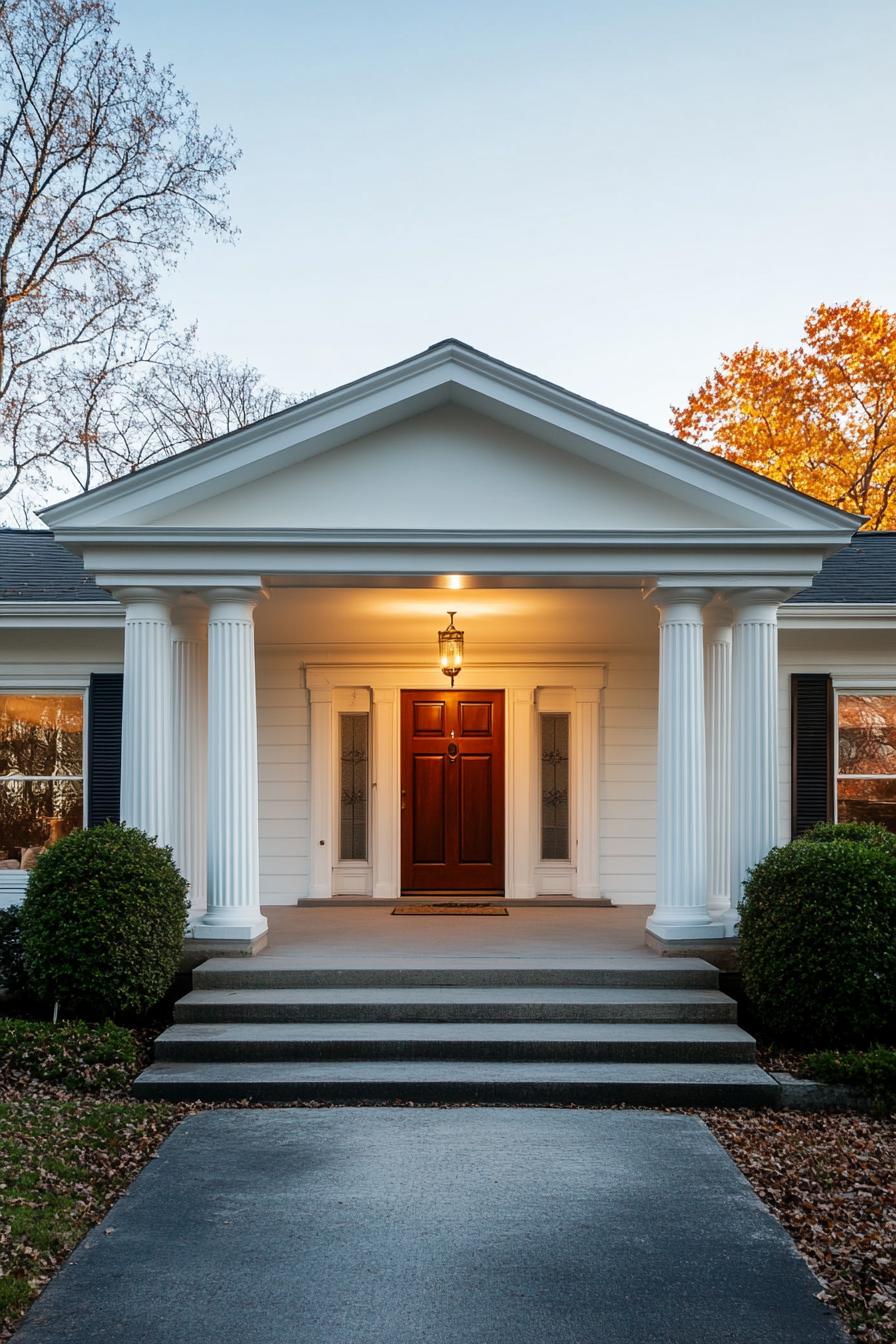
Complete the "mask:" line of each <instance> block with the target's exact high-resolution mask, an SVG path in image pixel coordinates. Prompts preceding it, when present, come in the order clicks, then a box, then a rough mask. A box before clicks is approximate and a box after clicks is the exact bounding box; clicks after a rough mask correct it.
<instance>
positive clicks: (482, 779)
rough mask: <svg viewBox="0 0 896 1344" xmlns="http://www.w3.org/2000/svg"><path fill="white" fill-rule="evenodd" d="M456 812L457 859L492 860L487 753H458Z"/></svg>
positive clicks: (463, 860)
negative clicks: (457, 827) (457, 828)
mask: <svg viewBox="0 0 896 1344" xmlns="http://www.w3.org/2000/svg"><path fill="white" fill-rule="evenodd" d="M458 772H459V775H460V779H459V789H460V797H459V798H458V806H457V814H458V823H459V826H460V836H459V837H458V858H459V859H460V862H461V863H491V861H492V807H491V803H492V761H491V757H490V756H461V757H460V759H459V761H458Z"/></svg>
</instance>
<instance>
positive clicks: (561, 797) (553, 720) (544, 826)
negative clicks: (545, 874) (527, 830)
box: [538, 714, 569, 859]
mask: <svg viewBox="0 0 896 1344" xmlns="http://www.w3.org/2000/svg"><path fill="white" fill-rule="evenodd" d="M538 718H539V722H540V727H541V857H542V859H568V858H569V715H568V714H539V716H538Z"/></svg>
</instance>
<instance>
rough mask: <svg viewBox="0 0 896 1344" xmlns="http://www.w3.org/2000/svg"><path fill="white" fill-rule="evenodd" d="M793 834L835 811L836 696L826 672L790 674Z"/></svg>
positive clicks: (831, 817)
mask: <svg viewBox="0 0 896 1344" xmlns="http://www.w3.org/2000/svg"><path fill="white" fill-rule="evenodd" d="M790 742H791V766H792V781H791V795H790V796H791V834H792V835H793V836H794V837H795V836H797V835H802V834H803V832H804V831H808V829H809V827H810V826H814V825H815V823H816V822H819V821H831V820H832V819H833V815H834V800H833V792H834V788H833V786H834V770H833V746H834V696H833V692H832V690H831V679H830V677H829V676H828V675H827V673H823V672H822V673H815V672H813V673H803V672H799V673H795V674H794V675H793V676H792V677H791V678H790Z"/></svg>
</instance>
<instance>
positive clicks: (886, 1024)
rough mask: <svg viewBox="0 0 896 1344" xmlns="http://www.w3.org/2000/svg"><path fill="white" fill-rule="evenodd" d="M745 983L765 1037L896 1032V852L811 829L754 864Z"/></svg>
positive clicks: (745, 908)
mask: <svg viewBox="0 0 896 1344" xmlns="http://www.w3.org/2000/svg"><path fill="white" fill-rule="evenodd" d="M740 969H741V973H742V976H743V982H744V989H745V990H746V993H747V996H748V997H749V999H750V1001H751V1003H752V1005H753V1008H754V1010H755V1013H756V1016H757V1019H758V1021H759V1024H760V1026H761V1027H762V1029H763V1031H764V1032H765V1034H766V1035H767V1036H769V1037H770V1038H772V1039H774V1040H777V1041H780V1042H785V1041H787V1042H792V1043H795V1044H799V1045H806V1046H819V1047H834V1046H849V1045H867V1044H870V1043H873V1042H875V1041H878V1040H888V1039H890V1038H891V1037H892V1035H893V1033H894V1030H896V854H894V853H891V852H890V851H889V848H888V847H887V846H883V845H880V844H875V843H872V844H867V843H861V842H858V841H856V840H855V839H840V838H839V837H838V838H837V839H822V838H819V837H817V836H816V837H815V838H814V839H813V842H812V843H807V842H806V839H805V837H803V838H801V839H799V840H795V841H793V842H792V843H791V844H789V845H786V846H784V847H783V848H781V849H773V850H772V851H771V853H770V854H768V855H767V857H766V858H765V859H763V860H762V862H761V863H758V864H757V865H756V867H755V868H753V870H752V871H751V873H750V875H749V878H748V880H747V882H746V885H745V888H744V899H743V901H742V903H741V923H740Z"/></svg>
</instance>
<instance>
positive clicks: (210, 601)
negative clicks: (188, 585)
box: [197, 586, 267, 621]
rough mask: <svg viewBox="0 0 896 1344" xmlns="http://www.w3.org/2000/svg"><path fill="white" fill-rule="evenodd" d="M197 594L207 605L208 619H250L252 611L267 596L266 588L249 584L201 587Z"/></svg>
mask: <svg viewBox="0 0 896 1344" xmlns="http://www.w3.org/2000/svg"><path fill="white" fill-rule="evenodd" d="M197 596H198V597H200V598H201V599H202V601H203V602H204V603H205V604H206V606H207V607H208V612H209V620H213V621H214V620H218V621H226V620H231V621H239V620H243V621H251V620H252V612H253V611H254V610H255V608H256V607H257V606H258V603H259V602H260V601H261V600H262V598H265V597H267V590H266V589H264V588H255V587H249V586H247V587H245V588H236V587H221V588H202V589H198V590H197Z"/></svg>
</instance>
